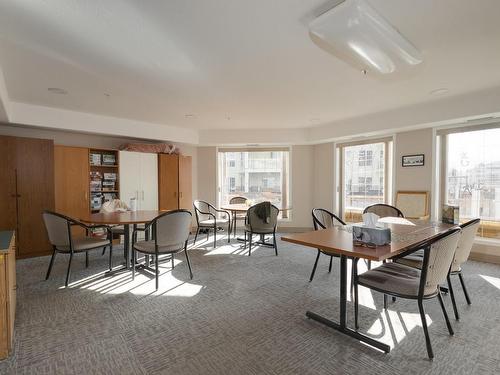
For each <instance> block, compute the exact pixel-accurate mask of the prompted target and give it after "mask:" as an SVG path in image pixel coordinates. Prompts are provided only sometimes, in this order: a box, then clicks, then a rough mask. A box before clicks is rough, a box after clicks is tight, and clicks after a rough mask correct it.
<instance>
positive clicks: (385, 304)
mask: <svg viewBox="0 0 500 375" xmlns="http://www.w3.org/2000/svg"><path fill="white" fill-rule="evenodd" d="M384 310H387V294H384Z"/></svg>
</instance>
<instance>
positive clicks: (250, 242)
mask: <svg viewBox="0 0 500 375" xmlns="http://www.w3.org/2000/svg"><path fill="white" fill-rule="evenodd" d="M248 235H249V237H250V238H249V239H248V256H250V255H251V254H252V236H253V233H252V232H250V233H248Z"/></svg>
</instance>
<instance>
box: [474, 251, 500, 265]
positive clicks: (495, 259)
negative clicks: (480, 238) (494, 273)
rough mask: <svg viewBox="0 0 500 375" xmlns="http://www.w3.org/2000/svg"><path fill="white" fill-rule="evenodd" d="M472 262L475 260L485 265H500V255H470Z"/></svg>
mask: <svg viewBox="0 0 500 375" xmlns="http://www.w3.org/2000/svg"><path fill="white" fill-rule="evenodd" d="M469 259H470V260H475V261H477V262H484V263H495V264H500V255H492V254H483V253H474V252H472V253H470V256H469Z"/></svg>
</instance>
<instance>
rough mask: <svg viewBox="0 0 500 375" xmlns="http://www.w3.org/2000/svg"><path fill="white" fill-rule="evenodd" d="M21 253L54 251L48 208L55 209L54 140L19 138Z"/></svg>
mask: <svg viewBox="0 0 500 375" xmlns="http://www.w3.org/2000/svg"><path fill="white" fill-rule="evenodd" d="M16 186H17V234H16V238H17V251H18V253H17V256H18V257H21V258H26V257H32V256H41V255H47V254H50V253H52V246H51V245H50V244H49V240H48V237H47V232H46V230H45V225H44V223H43V220H42V212H43V211H44V210H54V142H53V141H52V140H45V139H33V138H20V137H17V138H16Z"/></svg>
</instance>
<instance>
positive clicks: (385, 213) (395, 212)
mask: <svg viewBox="0 0 500 375" xmlns="http://www.w3.org/2000/svg"><path fill="white" fill-rule="evenodd" d="M368 212H371V213H374V214H376V215H378V216H380V217H405V216H404V215H403V213H402V212H401V210H400V209H399V208H397V207H394V206H391V205H390V204H385V203H377V204H372V205H371V206H368V207H366V208H365V209H364V210H363V213H364V214H366V213H368Z"/></svg>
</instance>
